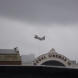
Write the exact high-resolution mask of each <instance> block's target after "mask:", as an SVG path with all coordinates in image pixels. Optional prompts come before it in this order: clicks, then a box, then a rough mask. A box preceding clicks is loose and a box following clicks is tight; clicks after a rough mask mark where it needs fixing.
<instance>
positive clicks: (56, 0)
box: [0, 0, 78, 23]
mask: <svg viewBox="0 0 78 78" xmlns="http://www.w3.org/2000/svg"><path fill="white" fill-rule="evenodd" d="M77 4H78V0H0V15H3V16H9V17H12V18H15V19H20V20H25V21H29V22H36V23H74V22H78V5H77Z"/></svg>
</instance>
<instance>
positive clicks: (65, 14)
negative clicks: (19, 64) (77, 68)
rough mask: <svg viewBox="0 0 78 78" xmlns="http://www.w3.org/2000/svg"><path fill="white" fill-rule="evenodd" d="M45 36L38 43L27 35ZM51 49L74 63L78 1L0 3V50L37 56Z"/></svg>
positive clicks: (12, 0) (11, 0) (0, 0)
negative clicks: (43, 39)
mask: <svg viewBox="0 0 78 78" xmlns="http://www.w3.org/2000/svg"><path fill="white" fill-rule="evenodd" d="M35 34H37V35H39V36H44V35H46V36H48V37H49V38H46V40H45V41H42V42H39V41H38V40H35V39H34V38H33V36H31V35H35ZM39 45H40V54H45V53H47V52H48V51H49V50H50V49H51V48H55V50H56V51H57V52H58V53H60V54H63V55H65V56H67V57H68V58H69V59H71V60H77V61H78V47H77V46H78V0H0V48H9V49H10V48H14V47H16V46H18V48H19V50H20V54H29V53H34V54H35V55H36V57H37V56H39Z"/></svg>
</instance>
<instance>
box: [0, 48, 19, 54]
mask: <svg viewBox="0 0 78 78" xmlns="http://www.w3.org/2000/svg"><path fill="white" fill-rule="evenodd" d="M17 49H18V48H17V47H16V48H14V49H0V54H17V52H19V51H18V50H17Z"/></svg>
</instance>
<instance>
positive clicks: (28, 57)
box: [21, 54, 35, 64]
mask: <svg viewBox="0 0 78 78" xmlns="http://www.w3.org/2000/svg"><path fill="white" fill-rule="evenodd" d="M34 59H35V54H29V55H21V60H22V64H26V63H28V62H30V61H33V60H34Z"/></svg>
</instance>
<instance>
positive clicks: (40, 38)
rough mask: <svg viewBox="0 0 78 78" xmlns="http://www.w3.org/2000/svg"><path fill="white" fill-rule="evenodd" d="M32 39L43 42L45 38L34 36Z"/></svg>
mask: <svg viewBox="0 0 78 78" xmlns="http://www.w3.org/2000/svg"><path fill="white" fill-rule="evenodd" d="M34 38H35V39H38V40H40V41H43V40H45V36H43V37H39V36H37V35H35V36H34Z"/></svg>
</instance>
